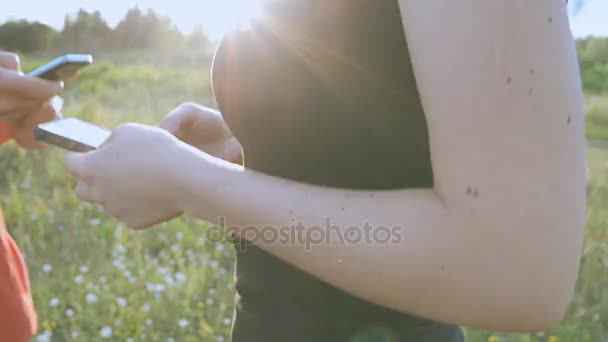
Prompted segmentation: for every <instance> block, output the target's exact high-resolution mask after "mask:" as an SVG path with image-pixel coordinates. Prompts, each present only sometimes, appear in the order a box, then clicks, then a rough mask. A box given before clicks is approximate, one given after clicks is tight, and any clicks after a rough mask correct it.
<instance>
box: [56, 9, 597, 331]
mask: <svg viewBox="0 0 608 342" xmlns="http://www.w3.org/2000/svg"><path fill="white" fill-rule="evenodd" d="M266 1H267V3H266V5H265V7H264V11H263V16H261V17H260V18H259V19H258V20H255V21H253V22H252V23H251V26H250V27H249V28H247V29H244V30H240V31H234V32H231V33H229V34H228V35H227V36H226V37H225V39H224V40H223V41H222V43H221V45H220V46H219V48H218V50H217V53H216V56H215V61H214V66H213V87H214V92H215V95H216V98H217V102H218V106H219V108H220V109H221V111H222V114H221V115H220V114H219V113H218V112H217V111H212V110H209V109H205V108H202V107H199V106H196V105H184V106H180V107H179V108H178V109H177V110H175V111H174V112H172V113H170V114H169V115H168V116H167V117H166V118H165V119H163V121H162V122H161V128H164V129H165V130H163V129H160V128H156V127H149V126H141V125H124V126H121V127H120V128H117V129H116V130H114V132H113V134H112V136H111V137H110V139H108V141H107V142H106V143H105V144H104V145H103V146H102V147H101V148H99V149H98V150H96V151H94V152H92V153H89V154H85V155H72V154H71V155H68V156H67V158H66V166H67V168H68V170H69V171H70V172H72V173H73V174H74V175H76V176H77V177H78V178H79V181H78V184H77V193H78V195H79V196H80V197H81V198H83V199H85V200H89V201H94V202H98V203H101V204H102V205H103V206H104V208H105V209H106V210H107V211H108V212H109V213H111V214H113V215H115V216H117V217H118V218H119V219H121V220H123V221H125V222H126V223H127V224H128V225H129V226H131V227H136V228H137V227H139V228H142V227H148V226H150V225H152V224H155V223H158V222H162V221H165V220H168V219H170V218H173V217H175V216H177V215H179V214H181V213H188V214H191V215H194V216H196V217H199V218H201V219H203V220H207V221H209V222H212V223H218V222H221V221H222V220H221V218H222V217H223V218H225V219H226V223H227V225H228V226H227V228H232V227H231V226H234V227H236V228H235V230H236V231H232V230H229V232H234V233H235V234H234V236H237V237H240V239H239V238H236V239H235V241H234V242H235V247H236V254H237V265H236V275H237V292H238V295H239V296H238V302H237V310H236V319H235V322H234V333H233V340H234V341H236V342H241V341H248V342H249V341H254V342H255V341H265V342H266V341H348V342H351V341H353V342H357V341H408V342H430V341H433V342H460V341H462V340H463V333H462V331H461V329H460V328H459V327H458V326H457V325H468V326H472V327H475V328H480V329H485V330H502V331H518V332H534V331H545V330H547V329H549V328H551V327H553V326H555V325H556V324H558V323H559V321H560V319H561V317H562V316H563V314H564V312H565V310H566V308H567V304H568V302H569V299H570V296H571V293H572V291H573V289H574V284H575V282H576V274H577V267H578V261H579V257H580V243H581V241H582V236H583V232H584V217H585V205H584V204H585V161H584V151H585V149H584V145H585V143H584V141H585V139H584V120H583V119H584V118H583V112H582V92H581V89H580V83H579V80H580V78H579V75H578V69H577V63H576V62H577V61H576V53H575V49H574V42H573V39H572V36H571V35H570V32H569V28H568V20H567V15H566V12H565V8H564V7H563V4H561V3H558V2H557V1H553V0H538V1H533V2H529V1H525V0H513V1H484V0H462V1H458V2H448V1H442V0H424V1H416V0H266ZM406 14H407V15H406ZM402 18H407V19H406V20H402ZM404 32H405V33H404ZM406 37H407V39H406ZM414 70H415V71H416V77H414ZM423 103H424V111H423V105H422V104H423ZM222 116H223V117H222ZM224 120H225V121H224ZM167 131H169V132H170V133H172V134H173V135H171V134H168V133H167ZM180 140H181V141H180ZM193 146H194V147H197V148H193ZM150 151H154V153H149V152H150ZM241 157H244V166H245V167H244V168H243V167H240V166H237V165H234V164H232V163H228V162H227V161H236V160H237V159H240V158H241ZM222 159H223V160H222ZM431 161H432V163H431ZM294 218H295V221H293V220H292V219H294ZM327 218H329V221H330V222H329V225H328V226H327V227H326V229H329V230H325V233H326V234H330V233H331V232H336V231H337V232H338V233H341V234H342V238H352V236H350V237H349V236H348V234H347V233H348V232H349V231H350V232H355V233H356V232H359V234H365V233H362V231H370V229H369V228H370V227H369V226H367V227H364V226H365V225H368V223H369V225H371V231H372V232H373V233H377V232H379V231H382V229H381V228H383V226H384V228H387V227H393V228H399V229H398V230H396V231H390V232H389V233H388V234H389V235H391V237H393V238H394V237H397V238H398V239H397V240H394V239H392V240H390V241H389V242H386V240H385V241H384V242H380V241H379V240H377V239H378V236H377V235H375V236H374V238H373V239H372V241H369V239H367V238H365V239H361V235H359V238H356V240H357V241H355V242H352V240H346V242H347V243H343V242H340V241H336V240H339V237H336V236H335V235H331V236H325V237H326V238H329V240H327V239H326V240H324V241H322V243H319V244H315V245H312V249H310V250H309V248H307V247H308V246H306V243H310V242H312V241H310V240H306V241H302V240H301V239H300V238H294V236H293V235H291V236H290V237H288V240H287V241H284V238H285V236H284V235H281V236H279V238H277V236H276V233H277V232H276V230H277V229H279V228H281V229H280V230H282V228H284V227H286V226H289V225H292V226H293V225H294V224H296V223H297V222H298V221H302V222H303V227H301V229H303V231H304V232H305V233H306V234H307V235H308V234H309V233H310V232H312V231H313V230H314V229H313V228H314V226H321V225H323V224H324V223H327ZM353 224H356V225H357V229H356V230H355V231H353V230H351V229H350V228H349V227H350V226H352V225H353ZM267 226H272V227H274V228H272V229H271V231H270V233H273V231H274V233H275V238H274V239H273V241H265V240H264V239H260V237H261V235H263V233H264V232H265V228H266V227H267ZM275 228H276V229H275ZM248 229H249V231H254V232H255V233H256V234H257V238H256V239H255V241H251V240H252V239H251V237H250V236H249V235H247V232H246V231H247V230H248ZM251 229H253V230H251ZM288 229H294V228H291V227H288ZM298 229H300V228H298ZM387 229H388V228H387ZM321 230H323V228H321ZM317 231H318V230H317ZM288 233H291V232H289V231H288ZM395 233H396V236H395ZM332 234H333V233H332ZM381 235H382V234H381ZM382 237H386V235H384V236H380V238H382ZM249 241H251V242H253V243H255V245H253V244H252V243H248V242H249ZM541 241H542V243H540V244H539V242H541ZM556 251H558V252H556ZM406 313H407V314H406ZM422 317H424V318H422ZM425 318H426V319H425ZM439 322H449V323H452V324H453V325H452V324H445V323H439Z"/></svg>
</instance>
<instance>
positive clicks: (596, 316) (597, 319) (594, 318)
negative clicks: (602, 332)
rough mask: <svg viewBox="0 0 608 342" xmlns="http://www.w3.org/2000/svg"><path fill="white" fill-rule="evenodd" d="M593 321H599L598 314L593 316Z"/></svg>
mask: <svg viewBox="0 0 608 342" xmlns="http://www.w3.org/2000/svg"><path fill="white" fill-rule="evenodd" d="M593 320H594V321H599V320H600V314H598V313H597V312H596V313H594V314H593Z"/></svg>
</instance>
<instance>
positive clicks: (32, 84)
mask: <svg viewBox="0 0 608 342" xmlns="http://www.w3.org/2000/svg"><path fill="white" fill-rule="evenodd" d="M0 90H2V91H4V92H13V93H19V94H21V95H23V96H25V97H28V98H30V99H39V100H48V99H50V98H51V97H53V96H55V95H58V94H59V93H60V92H61V91H62V90H63V83H61V82H51V81H47V80H43V79H41V78H37V77H32V76H27V75H22V74H20V73H18V72H15V71H10V70H3V69H0Z"/></svg>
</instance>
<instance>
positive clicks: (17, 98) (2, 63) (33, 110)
mask: <svg viewBox="0 0 608 342" xmlns="http://www.w3.org/2000/svg"><path fill="white" fill-rule="evenodd" d="M62 90H63V84H62V83H60V82H50V81H46V80H42V79H38V78H35V77H31V76H27V75H23V73H21V70H20V65H19V58H18V56H17V55H15V54H13V53H9V52H3V51H0V127H1V128H2V130H3V131H4V132H3V133H4V134H3V135H4V136H5V138H8V139H15V141H16V142H17V144H19V145H20V146H21V147H23V148H27V149H40V148H43V147H44V144H43V143H42V142H40V141H38V140H37V139H36V138H35V137H34V129H35V127H36V125H38V124H39V123H42V122H46V121H49V120H52V119H54V118H56V117H57V116H58V115H59V113H57V112H56V111H55V108H54V107H53V106H52V105H51V103H50V100H51V98H53V97H54V96H56V95H58V94H59V93H60V92H61V91H62Z"/></svg>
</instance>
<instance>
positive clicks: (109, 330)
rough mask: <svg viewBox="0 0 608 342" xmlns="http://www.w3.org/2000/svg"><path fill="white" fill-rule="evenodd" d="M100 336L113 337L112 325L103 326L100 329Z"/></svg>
mask: <svg viewBox="0 0 608 342" xmlns="http://www.w3.org/2000/svg"><path fill="white" fill-rule="evenodd" d="M99 336H101V337H103V338H110V337H112V328H110V327H103V328H101V330H100V331H99Z"/></svg>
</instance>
